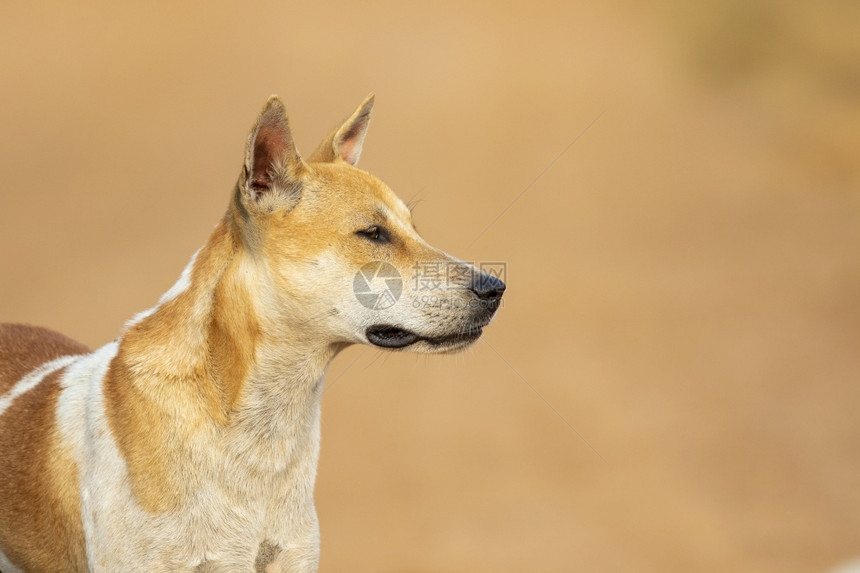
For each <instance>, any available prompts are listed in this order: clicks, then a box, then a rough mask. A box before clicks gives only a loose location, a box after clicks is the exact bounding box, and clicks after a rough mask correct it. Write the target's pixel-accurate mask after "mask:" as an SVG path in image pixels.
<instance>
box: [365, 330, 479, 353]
mask: <svg viewBox="0 0 860 573" xmlns="http://www.w3.org/2000/svg"><path fill="white" fill-rule="evenodd" d="M483 330H484V329H483V328H482V327H480V326H473V327H470V328H468V329H466V330H464V331H462V332H457V333H454V334H446V335H443V336H421V335H419V334H415V333H414V332H411V331H409V330H405V329H403V328H398V327H396V326H391V325H388V324H378V325H375V326H371V327H369V328H368V329H367V331H366V332H365V335H366V336H367V340H369V341H370V343H371V344H373V345H375V346H380V347H382V348H395V349H396V348H406V347H407V346H411V345H413V344H415V343H416V342H425V343H427V344H429V345H430V346H432V347H434V348H438V349H444V348H448V347H454V346H461V345H466V344H469V343H472V342H474V341H475V340H478V338H480V337H481V333H482V332H483Z"/></svg>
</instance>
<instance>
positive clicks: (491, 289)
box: [472, 273, 505, 301]
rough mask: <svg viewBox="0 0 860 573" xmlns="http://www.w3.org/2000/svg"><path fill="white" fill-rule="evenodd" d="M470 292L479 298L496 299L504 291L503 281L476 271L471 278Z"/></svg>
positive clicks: (500, 296)
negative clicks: (476, 273) (475, 274)
mask: <svg viewBox="0 0 860 573" xmlns="http://www.w3.org/2000/svg"><path fill="white" fill-rule="evenodd" d="M472 292H473V293H475V294H476V295H478V298H479V299H481V300H490V301H494V300H495V301H497V300H499V299H500V298H502V294H504V292H505V283H503V282H502V281H500V280H499V279H497V278H496V277H494V276H492V275H488V274H487V273H478V275H477V276H475V277H474V278H473V279H472Z"/></svg>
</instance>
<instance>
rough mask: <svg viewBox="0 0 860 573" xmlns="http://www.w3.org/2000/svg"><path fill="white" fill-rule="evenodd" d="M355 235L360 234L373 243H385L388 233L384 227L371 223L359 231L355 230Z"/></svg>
mask: <svg viewBox="0 0 860 573" xmlns="http://www.w3.org/2000/svg"><path fill="white" fill-rule="evenodd" d="M355 234H356V235H361V236H362V237H364V238H365V239H368V240H371V241H373V242H374V243H387V242H388V233H386V232H385V229H383V228H382V227H380V226H378V225H371V226H370V227H368V228H366V229H362V230H361V231H356V232H355Z"/></svg>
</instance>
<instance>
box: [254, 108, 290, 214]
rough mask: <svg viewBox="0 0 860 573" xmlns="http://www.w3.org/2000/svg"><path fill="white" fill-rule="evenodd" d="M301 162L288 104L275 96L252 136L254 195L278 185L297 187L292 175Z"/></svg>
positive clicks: (263, 192)
mask: <svg viewBox="0 0 860 573" xmlns="http://www.w3.org/2000/svg"><path fill="white" fill-rule="evenodd" d="M301 163H302V159H301V156H300V155H299V152H298V151H297V150H296V147H295V144H294V143H293V136H292V133H291V132H290V124H289V121H288V120H287V112H286V110H285V109H284V104H283V103H281V100H280V99H278V98H277V97H275V96H272V97H271V98H269V101H268V102H267V103H266V107H265V108H263V112H262V113H261V114H260V117H259V118H257V123H256V125H255V126H254V129H253V130H252V131H251V134H250V136H249V137H248V147H247V150H246V155H245V169H246V188H247V189H248V191H249V193H250V194H251V196H252V198H254V199H257V198H259V197H260V196H261V195H263V194H266V193H270V192H272V190H273V189H274V188H275V187H279V188H280V187H284V188H291V187H294V186H293V183H295V182H294V181H291V178H292V177H293V176H294V175H295V173H296V172H297V169H296V167H297V166H299V165H300V164H301Z"/></svg>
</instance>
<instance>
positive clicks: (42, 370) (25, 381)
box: [0, 356, 79, 416]
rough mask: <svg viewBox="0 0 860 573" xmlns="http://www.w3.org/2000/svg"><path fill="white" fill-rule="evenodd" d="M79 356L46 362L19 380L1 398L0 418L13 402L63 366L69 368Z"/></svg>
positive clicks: (62, 357)
mask: <svg viewBox="0 0 860 573" xmlns="http://www.w3.org/2000/svg"><path fill="white" fill-rule="evenodd" d="M78 358H79V356H61V357H60V358H57V359H55V360H51V361H50V362H46V363H44V364H42V365H41V366H39V367H38V368H36V369H35V370H33V371H32V372H30V373H29V374H27V375H26V376H24V377H23V378H21V379H20V380H18V383H17V384H15V385H14V386H12V389H11V390H10V391H9V392H7V393H6V394H5V395H4V396H0V416H2V415H3V412H5V411H6V409H7V408H8V407H9V406H11V405H12V402H13V401H14V400H15V398H17V397H18V396H20V395H21V394H24V393H25V392H27V391H29V390H32V389H33V388H35V387H36V386H38V385H39V382H41V381H42V380H44V379H45V376H47V375H48V374H50V373H51V372H54V371H55V370H59V369H60V368H62V367H63V366H68V365H69V364H71V363H72V362H74V361H75V360H77V359H78Z"/></svg>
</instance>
